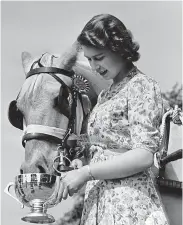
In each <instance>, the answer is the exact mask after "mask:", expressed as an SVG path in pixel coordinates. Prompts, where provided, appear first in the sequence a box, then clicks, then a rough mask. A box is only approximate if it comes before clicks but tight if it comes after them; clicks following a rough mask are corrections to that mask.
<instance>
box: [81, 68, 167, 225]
mask: <svg viewBox="0 0 183 225" xmlns="http://www.w3.org/2000/svg"><path fill="white" fill-rule="evenodd" d="M162 115H163V103H162V98H161V92H160V89H159V86H158V84H157V83H156V82H155V81H154V80H153V79H152V78H150V77H148V76H146V75H144V74H142V73H140V72H139V71H138V70H136V72H135V73H130V74H129V75H128V76H127V77H125V78H124V79H123V80H122V81H121V82H120V83H119V84H118V85H117V86H116V88H115V90H113V91H111V90H110V87H109V88H108V89H107V90H103V91H102V92H101V93H100V95H99V97H98V102H97V104H96V106H95V107H94V109H93V111H92V113H91V115H90V118H89V121H88V136H89V139H90V143H91V147H90V149H89V153H90V156H91V160H90V164H92V163H96V162H99V161H104V160H108V159H111V158H113V157H117V156H118V155H119V154H123V153H122V152H120V149H125V150H126V151H130V150H133V151H135V149H137V148H143V149H146V150H147V151H150V152H152V153H153V154H154V153H155V152H157V151H158V148H159V140H160V132H159V126H160V123H161V118H162ZM168 224H169V223H168V221H167V218H166V216H165V213H164V210H163V207H162V203H161V201H160V198H159V195H158V194H157V192H156V189H155V186H154V182H153V175H152V172H151V169H147V170H146V171H143V172H140V173H137V174H135V175H133V176H130V177H126V178H120V179H112V180H92V181H89V182H88V183H87V185H86V190H85V200H84V208H83V213H82V218H81V223H80V225H168Z"/></svg>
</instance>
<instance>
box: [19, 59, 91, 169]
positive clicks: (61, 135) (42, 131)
mask: <svg viewBox="0 0 183 225" xmlns="http://www.w3.org/2000/svg"><path fill="white" fill-rule="evenodd" d="M40 60H41V58H40V59H39V60H37V61H36V62H34V63H33V65H32V67H31V69H30V71H29V72H28V73H27V75H26V79H28V78H29V77H31V76H34V75H39V74H43V73H46V74H49V75H50V76H52V77H53V78H54V79H55V80H57V81H58V82H59V83H60V84H61V88H60V92H61V89H67V90H68V91H69V92H70V97H71V113H70V115H69V114H68V113H65V116H67V117H68V119H69V123H68V127H67V130H63V129H60V128H55V127H48V126H42V125H36V124H31V125H28V126H27V128H26V129H25V130H24V133H23V137H22V145H23V147H25V145H26V142H27V141H29V140H33V139H37V140H46V141H51V142H56V143H57V144H58V148H57V150H58V156H57V157H56V158H55V159H54V163H55V162H56V161H57V159H58V158H61V160H63V153H64V152H65V158H66V159H67V160H68V161H70V160H69V158H68V157H67V156H71V154H72V153H73V149H74V147H75V146H76V143H77V136H76V135H75V134H74V125H75V122H76V108H77V99H78V97H79V99H80V100H81V94H82V93H84V92H85V93H86V92H87V91H89V85H88V83H87V80H85V79H84V78H83V77H81V76H77V75H76V74H75V73H74V71H73V70H71V71H67V70H65V69H60V68H57V67H44V66H43V65H42V64H41V63H40ZM35 63H38V65H39V66H40V67H39V68H35V69H33V66H34V65H35ZM56 74H62V75H65V76H67V77H70V78H71V79H72V85H71V87H69V86H68V85H67V84H66V83H65V82H64V81H63V80H62V79H61V78H60V77H59V76H57V75H56ZM78 78H79V79H80V81H82V82H84V84H85V88H80V87H79V86H78V85H77V81H78ZM59 95H60V93H59ZM59 97H61V96H59ZM17 98H18V97H17ZM62 98H63V96H62ZM81 105H82V107H83V104H82V101H81ZM83 113H84V109H83ZM56 133H57V134H56ZM69 138H70V140H68V139H69ZM68 149H69V151H68ZM61 153H62V155H61ZM62 163H63V162H62ZM62 166H63V165H62ZM53 167H54V169H55V170H56V171H57V172H58V173H60V171H65V170H69V169H70V168H69V167H67V168H66V166H65V167H63V168H62V169H61V170H58V169H57V168H56V167H55V166H54V165H53Z"/></svg>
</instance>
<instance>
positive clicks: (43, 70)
mask: <svg viewBox="0 0 183 225" xmlns="http://www.w3.org/2000/svg"><path fill="white" fill-rule="evenodd" d="M39 73H59V74H62V75H65V76H68V77H72V76H73V75H74V71H73V70H71V71H67V70H64V69H60V68H57V67H40V68H36V69H32V70H30V71H29V72H28V73H27V75H26V79H27V78H28V77H30V76H32V75H35V74H39Z"/></svg>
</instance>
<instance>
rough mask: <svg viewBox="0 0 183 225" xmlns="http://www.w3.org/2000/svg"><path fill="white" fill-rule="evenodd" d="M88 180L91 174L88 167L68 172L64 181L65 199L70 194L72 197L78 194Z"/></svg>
mask: <svg viewBox="0 0 183 225" xmlns="http://www.w3.org/2000/svg"><path fill="white" fill-rule="evenodd" d="M88 180H89V173H88V169H87V167H86V166H83V167H81V168H80V169H76V170H71V171H69V172H67V173H66V175H65V176H64V178H63V180H62V181H63V182H64V184H65V185H64V186H65V188H64V191H63V199H66V198H67V197H68V194H69V196H72V195H73V194H74V193H77V192H78V190H79V189H80V188H81V187H82V186H83V185H84V184H85V183H86V182H87V181H88Z"/></svg>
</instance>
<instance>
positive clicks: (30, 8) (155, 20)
mask: <svg viewBox="0 0 183 225" xmlns="http://www.w3.org/2000/svg"><path fill="white" fill-rule="evenodd" d="M100 13H109V14H113V15H115V16H116V17H118V18H119V19H121V20H122V21H123V22H124V24H125V25H126V27H127V28H128V29H130V30H131V31H132V33H133V36H134V39H135V40H136V41H137V42H138V43H139V44H140V50H139V52H140V53H141V58H140V60H139V61H138V64H137V65H138V67H139V69H140V70H141V71H143V72H144V73H146V74H147V75H149V76H151V77H154V78H155V79H156V80H157V81H158V82H159V84H160V87H161V89H162V92H164V93H166V95H167V96H168V98H169V99H170V98H172V99H173V100H172V101H178V102H179V103H180V95H179V94H177V95H176V93H178V92H179V89H180V88H179V87H180V85H181V84H182V67H181V64H182V15H181V13H182V2H181V1H175V2H173V1H172V2H171V1H167V2H164V1H163V2H158V1H155V2H147V1H139V2H138V1H134V2H131V1H128V2H127V1H126V2H125V1H116V2H115V1H113V2H112V1H101V2H97V1H96V2H95V1H94V2H82V1H80V2H77V1H73V2H72V1H67V2H64V1H60V2H57V1H55V2H51V1H50V2H49V1H48V2H46V1H45V2H36V1H34V2H23V1H22V2H21V1H20V2H8V1H7V2H5V1H4V2H1V29H2V30H1V31H2V33H1V59H2V60H1V131H2V132H1V134H2V135H1V149H2V151H1V165H2V167H1V199H2V201H1V204H2V206H1V209H2V212H1V224H2V225H7V224H13V225H23V224H25V223H24V222H23V221H21V220H20V218H21V217H22V216H23V215H25V214H26V213H27V212H28V211H29V209H27V208H26V209H23V210H22V209H21V208H20V206H19V205H18V203H17V202H16V201H14V200H13V199H12V198H10V197H9V196H7V195H5V194H4V192H3V190H4V188H5V186H6V185H7V183H8V182H10V181H13V180H14V177H15V176H16V175H17V174H18V173H19V167H20V165H21V162H22V161H23V158H24V149H23V147H22V146H21V134H22V133H21V131H20V130H18V129H16V128H14V127H13V126H11V124H10V123H9V121H8V118H7V110H8V106H9V103H10V101H11V100H14V99H15V98H16V96H17V94H18V92H19V89H20V87H21V86H22V84H23V82H24V78H25V77H24V73H23V69H22V65H21V53H22V52H23V51H28V52H30V53H31V54H32V55H33V56H37V55H41V54H42V53H44V52H50V53H58V54H61V53H62V52H64V51H65V50H66V49H67V48H68V47H69V46H70V45H71V44H72V43H73V42H74V41H75V40H76V38H77V36H78V34H79V33H80V31H81V30H82V28H83V26H84V25H85V24H86V23H87V22H88V20H90V19H91V18H92V17H93V16H94V15H96V14H100ZM175 85H176V86H175ZM173 86H174V88H173ZM172 93H173V94H172ZM172 96H173V97H172ZM173 129H174V134H173V135H172V136H171V142H170V144H171V145H172V146H173V147H174V148H175V149H176V148H177V149H178V148H179V147H180V146H181V134H180V132H179V130H177V129H179V128H176V127H175V128H173ZM179 145H180V146H179ZM78 201H79V200H78ZM73 202H74V200H73V199H71V198H69V199H68V200H66V201H63V202H62V203H61V204H59V205H58V206H57V207H55V208H52V209H49V212H50V213H51V214H52V215H53V216H54V217H55V218H56V219H57V222H56V224H63V223H62V221H61V219H60V218H61V217H62V216H63V215H64V213H65V212H68V211H69V210H70V209H71V208H72V207H73Z"/></svg>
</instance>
